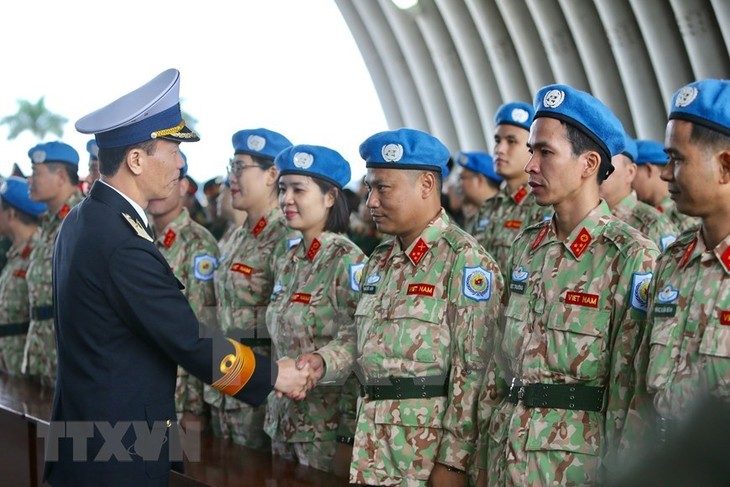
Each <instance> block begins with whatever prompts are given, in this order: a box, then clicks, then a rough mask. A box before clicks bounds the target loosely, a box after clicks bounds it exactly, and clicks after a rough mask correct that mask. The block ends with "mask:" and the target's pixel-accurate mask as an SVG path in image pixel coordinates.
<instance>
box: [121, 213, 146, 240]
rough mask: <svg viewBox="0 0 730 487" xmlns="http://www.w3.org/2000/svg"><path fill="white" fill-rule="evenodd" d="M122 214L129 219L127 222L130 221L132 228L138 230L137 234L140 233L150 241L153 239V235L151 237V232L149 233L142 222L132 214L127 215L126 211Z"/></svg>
mask: <svg viewBox="0 0 730 487" xmlns="http://www.w3.org/2000/svg"><path fill="white" fill-rule="evenodd" d="M122 216H123V217H124V219H125V220H127V223H129V224H130V225H131V226H132V228H134V231H135V232H137V235H139V236H140V237H142V238H143V239H145V240H148V241H150V242H152V241H153V240H152V237H150V234H149V233H147V230H145V228H144V227H143V226H142V224H141V223H140V222H138V221H137V220H135V219H134V218H132V217H131V216H129V215H127V214H126V213H122Z"/></svg>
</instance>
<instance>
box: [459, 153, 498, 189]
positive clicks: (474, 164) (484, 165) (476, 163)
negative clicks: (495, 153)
mask: <svg viewBox="0 0 730 487" xmlns="http://www.w3.org/2000/svg"><path fill="white" fill-rule="evenodd" d="M456 163H457V164H459V165H460V166H461V167H463V168H465V169H468V170H470V171H474V172H476V173H479V174H482V175H484V176H485V177H486V178H488V179H491V180H492V181H494V182H496V183H501V182H502V176H500V175H499V174H497V172H496V171H495V170H494V159H492V156H490V155H489V154H488V153H486V152H459V153H458V154H457V155H456Z"/></svg>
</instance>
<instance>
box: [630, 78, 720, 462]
mask: <svg viewBox="0 0 730 487" xmlns="http://www.w3.org/2000/svg"><path fill="white" fill-rule="evenodd" d="M669 112H670V113H669V123H668V125H667V135H666V142H665V146H666V148H667V153H668V154H669V163H668V164H667V166H666V167H665V168H664V170H663V171H662V179H664V180H665V181H667V182H668V183H669V192H670V193H671V194H672V199H673V200H674V201H676V203H677V208H678V209H679V211H681V212H682V213H684V214H687V215H691V216H693V217H698V218H701V222H702V224H701V227H700V228H699V229H695V230H689V231H687V232H684V233H683V234H682V235H681V236H680V237H679V239H678V240H677V241H676V242H675V243H674V244H673V245H671V246H670V247H669V248H668V249H667V251H666V252H665V253H664V254H663V255H662V256H661V258H660V259H659V261H658V262H657V266H656V272H655V277H654V282H653V285H652V287H651V292H650V299H649V314H648V324H647V327H646V330H645V333H644V337H643V340H642V342H641V348H640V352H639V355H638V359H637V360H636V363H637V366H638V381H637V392H638V393H637V395H636V396H635V399H634V404H632V408H631V410H630V416H629V419H630V421H629V427H630V428H631V429H632V431H630V432H628V431H627V435H628V437H629V439H630V440H636V439H637V437H643V436H645V435H644V434H643V433H644V432H645V430H646V429H647V427H648V428H649V429H648V431H651V427H652V426H654V425H656V426H657V427H658V433H659V435H660V437H662V439H663V438H664V437H666V436H667V435H669V436H671V435H672V432H673V430H674V429H675V428H674V427H675V425H676V423H677V421H678V420H682V419H684V418H686V417H687V416H688V413H689V412H690V410H691V409H692V408H693V407H694V406H695V404H696V402H698V401H701V400H702V399H703V398H704V397H705V396H706V395H709V396H712V397H715V398H719V399H721V400H724V401H728V400H729V398H730V328H729V327H728V325H730V220H729V219H728V216H727V215H728V204H730V193H728V191H727V177H726V176H723V175H724V174H727V173H728V171H730V82H728V81H725V80H723V81H720V80H712V79H706V80H702V81H696V82H694V83H691V84H689V85H687V86H685V87H683V88H681V89H680V90H678V91H677V92H676V93H675V94H674V96H673V99H672V104H671V106H670V110H669ZM634 428H636V430H634ZM630 443H631V442H629V444H630ZM630 446H632V447H637V446H638V445H636V444H633V445H631V444H630Z"/></svg>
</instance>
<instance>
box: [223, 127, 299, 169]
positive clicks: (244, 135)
mask: <svg viewBox="0 0 730 487" xmlns="http://www.w3.org/2000/svg"><path fill="white" fill-rule="evenodd" d="M291 146H292V143H291V142H290V141H289V139H287V138H286V137H284V136H283V135H281V134H280V133H278V132H274V131H273V130H268V129H264V128H260V129H246V130H239V131H238V132H236V133H235V134H233V149H234V151H235V152H234V153H235V154H248V155H250V156H256V157H263V158H265V159H271V160H272V161H273V160H274V159H275V158H276V155H277V154H278V153H279V152H281V151H283V150H284V149H286V148H287V147H291Z"/></svg>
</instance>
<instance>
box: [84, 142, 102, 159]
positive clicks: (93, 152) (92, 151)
mask: <svg viewBox="0 0 730 487" xmlns="http://www.w3.org/2000/svg"><path fill="white" fill-rule="evenodd" d="M86 152H88V153H89V159H99V144H97V143H96V139H90V140H89V141H88V142H87V143H86Z"/></svg>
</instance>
